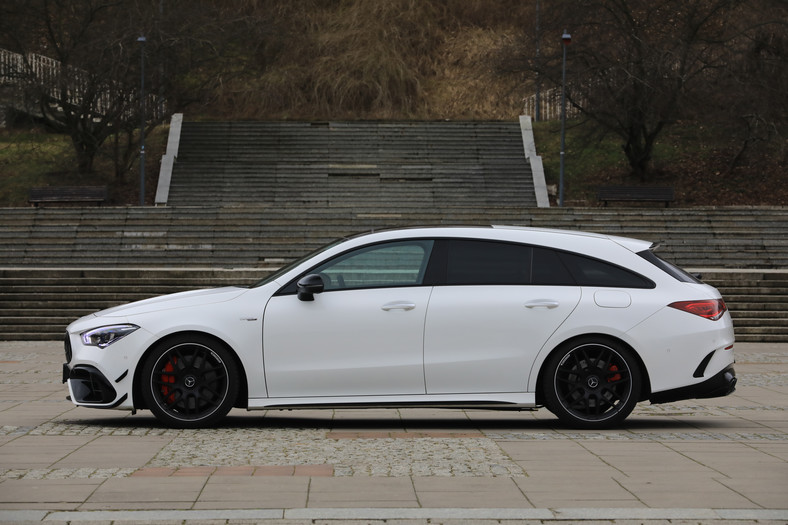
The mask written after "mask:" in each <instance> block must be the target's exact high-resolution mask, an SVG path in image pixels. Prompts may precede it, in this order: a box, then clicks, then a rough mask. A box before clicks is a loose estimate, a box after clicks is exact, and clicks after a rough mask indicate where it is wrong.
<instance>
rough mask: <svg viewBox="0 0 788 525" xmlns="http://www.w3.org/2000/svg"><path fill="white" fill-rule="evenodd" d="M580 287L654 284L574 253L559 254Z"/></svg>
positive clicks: (651, 286) (649, 285)
mask: <svg viewBox="0 0 788 525" xmlns="http://www.w3.org/2000/svg"><path fill="white" fill-rule="evenodd" d="M557 253H558V254H559V257H560V258H561V261H562V262H563V263H564V265H565V266H566V268H567V269H568V270H569V273H571V274H572V277H573V278H574V280H575V282H576V283H577V284H578V285H580V286H614V287H620V288H654V283H653V282H651V281H650V280H649V279H646V278H644V277H642V276H640V275H638V274H636V273H634V272H631V271H629V270H627V269H625V268H621V267H620V266H615V265H613V264H610V263H607V262H604V261H600V260H598V259H592V258H590V257H584V256H582V255H577V254H574V253H567V252H557Z"/></svg>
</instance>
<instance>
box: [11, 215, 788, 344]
mask: <svg viewBox="0 0 788 525" xmlns="http://www.w3.org/2000/svg"><path fill="white" fill-rule="evenodd" d="M491 223H494V224H495V223H498V224H515V225H522V226H537V227H551V228H565V229H579V230H586V231H596V232H601V233H609V234H614V235H624V236H631V237H637V238H642V239H647V240H652V241H656V242H660V243H662V247H661V249H660V250H659V253H660V254H661V255H662V256H663V257H665V258H667V259H669V260H672V261H674V262H676V263H678V264H679V265H681V266H683V267H685V268H689V269H693V270H699V271H701V272H702V273H703V275H704V280H706V281H707V282H709V283H710V284H713V285H714V286H717V287H718V288H720V290H721V291H722V293H723V296H724V297H725V298H726V301H727V302H728V305H729V307H730V308H731V311H732V313H733V316H734V321H735V324H736V332H737V339H738V340H739V341H783V342H788V209H786V208H770V207H764V208H752V207H735V208H693V209H671V208H668V209H658V208H619V209H615V208H574V209H572V208H568V209H557V208H549V209H547V208H524V207H521V206H497V207H490V208H483V207H482V208H472V207H467V206H451V205H441V206H433V207H427V208H423V207H420V206H406V205H404V204H403V205H401V206H399V207H390V208H387V209H386V210H385V211H380V210H379V209H378V208H377V207H376V206H375V205H374V204H368V205H366V206H361V205H358V206H353V207H348V206H334V207H331V206H316V205H314V204H311V203H301V204H286V203H283V204H273V203H272V204H257V205H253V204H245V205H232V206H219V207H207V206H206V207H190V206H178V207H166V208H132V207H129V208H95V207H92V208H43V209H34V208H2V209H0V245H1V246H2V249H0V339H5V340H14V339H17V340H19V339H45V340H50V339H60V338H61V337H62V333H63V330H64V328H65V326H66V324H68V322H70V321H71V320H73V319H75V318H77V317H79V316H80V315H84V314H86V313H89V312H92V311H96V310H98V309H100V308H105V307H108V306H112V305H116V304H120V303H124V302H129V301H132V300H137V299H143V298H146V297H151V296H154V295H160V294H163V293H170V292H175V291H180V290H186V289H194V288H204V287H213V286H223V285H226V284H250V283H252V282H254V281H255V280H257V279H258V278H261V277H263V276H264V275H266V274H267V273H269V272H270V271H272V270H274V269H275V268H278V267H280V266H282V265H283V264H284V263H286V262H287V261H289V260H291V259H293V258H295V257H298V256H300V255H303V254H305V253H307V252H309V251H311V250H312V249H314V248H316V247H318V246H320V245H322V244H324V243H326V242H328V241H330V240H333V239H335V238H337V237H340V236H344V235H348V234H351V233H357V232H360V231H365V230H370V229H379V228H384V227H393V226H412V225H417V224H491Z"/></svg>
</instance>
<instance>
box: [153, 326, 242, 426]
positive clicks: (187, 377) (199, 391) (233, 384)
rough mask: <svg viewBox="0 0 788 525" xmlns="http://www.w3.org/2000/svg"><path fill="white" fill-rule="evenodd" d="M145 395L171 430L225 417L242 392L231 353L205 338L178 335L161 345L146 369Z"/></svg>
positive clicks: (205, 424) (155, 413) (211, 421)
mask: <svg viewBox="0 0 788 525" xmlns="http://www.w3.org/2000/svg"><path fill="white" fill-rule="evenodd" d="M141 381H142V385H141V386H142V389H141V390H142V397H143V399H144V400H145V402H146V404H147V406H148V408H149V409H150V411H151V412H153V415H155V416H156V418H157V419H158V420H159V421H161V422H162V423H164V424H165V425H167V426H168V427H172V428H203V427H209V426H212V425H215V424H216V423H218V422H219V421H221V420H222V418H224V416H226V415H227V412H229V411H230V409H231V408H232V407H233V405H234V404H235V400H236V397H237V395H238V382H239V381H238V367H237V366H236V364H235V360H234V359H233V356H232V354H231V353H230V352H229V351H228V350H227V349H226V348H225V347H224V346H223V345H222V344H220V343H218V342H217V341H215V340H213V339H210V338H208V337H205V336H200V335H189V336H178V337H175V338H172V339H168V340H166V341H163V342H162V343H160V344H158V345H157V346H156V347H155V348H154V349H153V351H152V352H151V353H150V354H149V355H148V357H147V359H146V360H145V363H144V364H143V368H142V379H141Z"/></svg>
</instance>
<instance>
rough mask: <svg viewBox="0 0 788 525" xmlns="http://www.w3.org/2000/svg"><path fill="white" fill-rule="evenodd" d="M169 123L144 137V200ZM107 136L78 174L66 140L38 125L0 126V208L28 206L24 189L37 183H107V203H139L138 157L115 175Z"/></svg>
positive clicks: (154, 177)
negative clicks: (21, 127) (87, 168)
mask: <svg viewBox="0 0 788 525" xmlns="http://www.w3.org/2000/svg"><path fill="white" fill-rule="evenodd" d="M168 132H169V126H159V127H157V128H156V129H155V130H154V131H153V132H151V134H150V135H149V136H148V137H147V138H146V141H145V149H146V155H145V160H146V162H145V175H146V177H145V181H146V182H145V190H146V191H145V193H146V202H148V203H150V202H152V201H153V197H154V195H155V192H156V183H157V181H158V176H159V161H160V160H161V155H162V153H163V151H164V150H165V149H166V144H167V134H168ZM111 154H112V139H109V140H108V141H107V143H106V144H105V145H104V146H103V147H102V150H101V153H100V154H99V155H97V157H96V160H95V163H94V167H95V169H94V171H93V172H92V173H79V172H78V171H77V170H76V160H75V156H74V150H73V147H72V145H71V140H70V139H69V137H67V136H66V135H58V134H54V133H47V132H45V131H42V130H37V129H31V130H0V207H18V206H28V205H29V204H28V202H27V198H28V192H29V190H30V188H36V187H42V186H102V185H106V186H108V187H109V199H108V202H107V204H109V205H119V206H122V205H136V204H139V167H138V165H139V162H137V164H135V165H134V167H133V168H132V170H130V172H128V173H126V174H125V175H124V176H122V177H116V176H115V169H114V165H113V162H112V160H111V159H112V156H111Z"/></svg>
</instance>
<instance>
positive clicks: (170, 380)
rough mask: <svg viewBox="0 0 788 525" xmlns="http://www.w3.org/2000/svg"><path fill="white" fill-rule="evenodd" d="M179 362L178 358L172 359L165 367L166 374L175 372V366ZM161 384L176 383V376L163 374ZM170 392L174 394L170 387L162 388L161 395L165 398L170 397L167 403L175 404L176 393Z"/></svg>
mask: <svg viewBox="0 0 788 525" xmlns="http://www.w3.org/2000/svg"><path fill="white" fill-rule="evenodd" d="M177 362H178V358H177V357H173V358H172V359H170V361H168V362H167V365H166V366H165V367H164V371H165V372H174V371H175V366H174V365H175V363H177ZM161 382H162V383H175V376H174V375H170V374H162V376H161ZM170 392H172V389H171V388H170V387H168V386H162V387H161V393H162V394H163V395H164V396H168V397H167V403H173V402H174V401H175V393H174V392H173V393H172V394H171V393H170Z"/></svg>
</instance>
